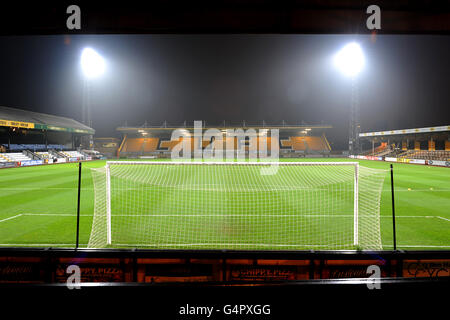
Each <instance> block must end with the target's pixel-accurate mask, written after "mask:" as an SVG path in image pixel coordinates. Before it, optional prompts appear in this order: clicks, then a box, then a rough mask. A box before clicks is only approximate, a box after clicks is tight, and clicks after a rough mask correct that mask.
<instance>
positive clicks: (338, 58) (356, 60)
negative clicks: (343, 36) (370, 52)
mask: <svg viewBox="0 0 450 320" xmlns="http://www.w3.org/2000/svg"><path fill="white" fill-rule="evenodd" d="M364 64H365V59H364V54H363V51H362V49H361V47H360V46H359V44H357V43H356V42H351V43H349V44H347V45H346V46H345V47H343V48H342V49H341V50H340V51H339V52H338V53H337V54H336V55H335V56H334V65H335V66H336V67H337V68H338V69H339V70H340V71H341V72H342V73H343V74H345V75H346V76H350V77H354V76H356V75H357V74H358V73H359V72H360V71H361V70H362V69H363V67H364Z"/></svg>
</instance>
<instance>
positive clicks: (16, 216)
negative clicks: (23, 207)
mask: <svg viewBox="0 0 450 320" xmlns="http://www.w3.org/2000/svg"><path fill="white" fill-rule="evenodd" d="M21 216H23V214H21V213H20V214H18V215H15V216H12V217H9V218H6V219H3V220H0V222H5V221H8V220H12V219H16V218H19V217H21Z"/></svg>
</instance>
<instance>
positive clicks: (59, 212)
mask: <svg viewBox="0 0 450 320" xmlns="http://www.w3.org/2000/svg"><path fill="white" fill-rule="evenodd" d="M289 161H292V160H289ZM298 161H348V160H345V159H321V160H313V159H310V160H308V159H307V160H305V159H301V160H300V159H299V160H298ZM359 162H360V163H361V165H363V166H366V167H371V168H380V169H388V168H389V163H385V162H376V161H359ZM104 165H105V161H95V162H88V163H83V175H82V191H81V218H80V246H81V247H85V246H86V245H87V243H88V240H89V235H90V232H91V226H92V215H93V206H94V197H93V183H92V176H91V172H90V168H97V167H102V166H104ZM394 170H395V191H396V197H395V201H396V215H397V246H398V248H399V249H405V250H417V249H434V250H439V249H441V250H444V249H450V210H449V208H450V186H449V183H448V182H449V181H450V169H449V168H438V167H427V166H421V165H408V164H394ZM77 184H78V164H58V165H50V166H38V167H24V168H12V169H1V170H0V245H1V246H52V247H73V246H74V243H75V238H76V234H75V231H76V209H77V207H76V206H77ZM381 235H382V244H383V248H384V249H387V250H389V249H392V219H391V193H390V179H389V176H387V177H386V180H385V182H384V187H383V191H382V198H381Z"/></svg>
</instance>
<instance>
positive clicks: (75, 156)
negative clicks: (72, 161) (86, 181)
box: [61, 150, 84, 159]
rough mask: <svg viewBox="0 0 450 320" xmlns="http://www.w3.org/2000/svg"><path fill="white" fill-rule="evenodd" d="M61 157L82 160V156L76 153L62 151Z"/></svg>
mask: <svg viewBox="0 0 450 320" xmlns="http://www.w3.org/2000/svg"><path fill="white" fill-rule="evenodd" d="M61 153H62V154H63V155H65V156H66V157H67V158H78V159H84V155H83V154H81V153H80V152H78V151H76V150H75V151H62V152H61Z"/></svg>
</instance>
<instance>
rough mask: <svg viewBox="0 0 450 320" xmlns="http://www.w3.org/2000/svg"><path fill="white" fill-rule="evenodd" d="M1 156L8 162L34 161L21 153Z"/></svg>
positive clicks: (2, 154)
mask: <svg viewBox="0 0 450 320" xmlns="http://www.w3.org/2000/svg"><path fill="white" fill-rule="evenodd" d="M0 156H1V157H2V158H3V159H5V160H6V161H8V162H21V161H28V160H32V159H31V158H30V157H28V156H26V155H25V154H23V153H21V152H10V153H1V154H0Z"/></svg>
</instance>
